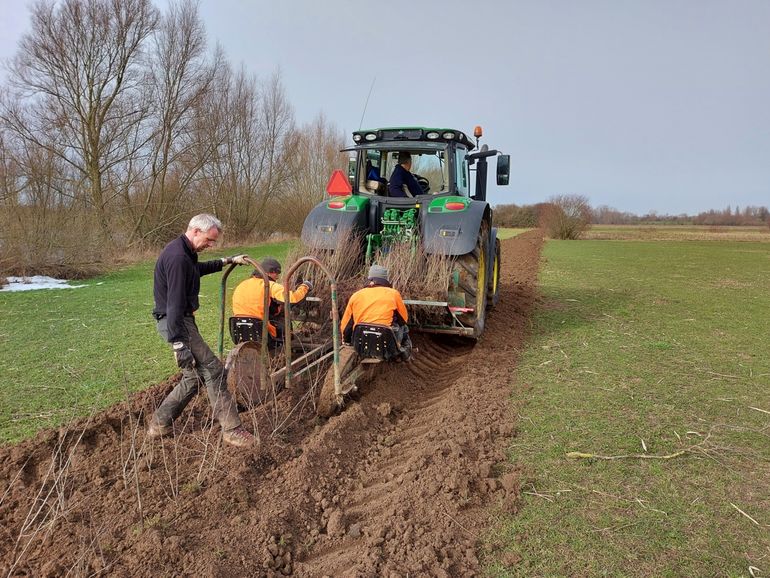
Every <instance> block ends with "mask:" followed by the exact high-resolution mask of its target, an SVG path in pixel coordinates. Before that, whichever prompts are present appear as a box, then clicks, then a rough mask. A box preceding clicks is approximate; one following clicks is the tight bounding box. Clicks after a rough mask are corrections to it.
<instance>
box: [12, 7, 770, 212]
mask: <svg viewBox="0 0 770 578" xmlns="http://www.w3.org/2000/svg"><path fill="white" fill-rule="evenodd" d="M28 4H29V2H27V1H26V0H0V6H2V11H1V12H0V14H2V17H0V58H3V59H5V58H8V57H10V56H12V54H13V53H14V51H15V49H16V43H17V41H18V39H19V37H20V36H21V34H22V33H23V32H24V31H25V29H26V27H27V21H28V15H27V6H28ZM156 4H157V5H158V6H159V7H161V8H162V7H163V6H164V5H165V2H164V1H163V0H156ZM200 11H201V16H202V18H203V20H204V22H205V24H206V29H207V31H208V34H209V40H210V42H211V44H212V46H213V44H214V43H216V42H219V43H220V44H221V45H222V47H223V48H224V49H225V51H226V53H227V54H228V56H229V57H230V59H231V61H232V62H233V63H234V64H236V65H238V64H241V63H242V64H243V65H244V66H245V67H246V68H247V70H249V71H250V72H253V73H254V74H256V75H257V76H262V77H266V76H269V75H270V74H271V73H273V72H274V71H276V70H280V73H281V75H282V79H283V83H284V86H285V88H286V92H287V96H288V98H289V100H290V101H291V102H292V104H293V105H294V108H295V113H296V118H297V120H298V121H299V122H306V121H311V120H312V119H313V118H314V117H315V116H316V115H317V114H318V113H319V112H323V113H324V114H325V115H326V116H327V118H328V120H330V121H331V122H333V123H335V124H336V125H337V126H339V127H340V128H341V129H343V130H344V131H345V133H346V136H347V137H348V138H349V136H350V134H349V133H350V132H351V131H353V130H356V129H358V128H359V124H360V122H361V117H362V114H363V112H364V106H365V104H366V100H367V94H368V93H369V90H370V87H372V84H373V89H372V92H371V97H370V98H369V102H368V105H367V107H366V113H365V115H364V119H363V126H364V128H369V127H378V126H406V125H420V126H441V127H452V128H457V129H460V130H464V131H467V132H470V131H472V130H473V127H474V125H477V124H480V125H482V126H483V127H484V131H485V137H484V140H483V142H486V143H487V144H489V146H490V147H491V148H498V149H501V150H503V151H504V152H506V153H509V154H510V155H511V161H512V163H511V164H512V166H511V171H512V174H511V184H510V185H509V186H508V187H500V188H497V189H495V188H494V187H493V191H492V193H491V195H490V200H491V201H492V202H493V203H517V204H528V203H534V202H539V201H542V200H545V199H547V198H548V197H550V196H553V195H557V194H567V193H579V194H583V195H586V196H587V197H588V198H589V200H590V202H591V204H592V205H593V206H599V205H610V206H612V207H615V208H617V209H620V210H624V211H631V212H634V213H638V214H642V213H646V212H648V211H657V212H659V213H681V212H687V213H696V212H699V211H701V210H705V209H710V208H718V209H721V208H724V207H725V206H727V205H731V206H733V207H734V206H735V205H739V206H741V207H743V206H745V205H770V0H729V1H728V0H724V1H716V0H601V1H600V0H595V1H580V0H560V1H548V0H529V1H516V0H511V1H503V0H500V1H495V2H490V1H486V2H485V1H483V0H480V1H477V2H470V1H467V0H465V1H460V0H419V1H418V0H408V1H407V0H388V1H387V2H374V1H370V0H323V1H317V0H306V1H298V0H294V1H291V0H280V1H279V0H269V1H264V0H202V1H201V3H200Z"/></svg>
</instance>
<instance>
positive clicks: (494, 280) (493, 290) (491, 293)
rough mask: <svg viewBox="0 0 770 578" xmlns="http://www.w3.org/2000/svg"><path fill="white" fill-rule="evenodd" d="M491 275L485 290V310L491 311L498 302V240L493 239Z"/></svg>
mask: <svg viewBox="0 0 770 578" xmlns="http://www.w3.org/2000/svg"><path fill="white" fill-rule="evenodd" d="M492 258H493V259H494V262H493V263H492V273H491V274H490V276H489V283H488V289H487V309H491V308H492V307H494V306H495V305H497V302H498V301H499V300H500V239H495V251H494V253H493V254H492Z"/></svg>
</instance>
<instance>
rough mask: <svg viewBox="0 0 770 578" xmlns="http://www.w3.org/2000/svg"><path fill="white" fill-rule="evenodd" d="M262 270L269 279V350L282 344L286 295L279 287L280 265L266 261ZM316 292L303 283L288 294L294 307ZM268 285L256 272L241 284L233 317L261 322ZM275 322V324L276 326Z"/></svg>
mask: <svg viewBox="0 0 770 578" xmlns="http://www.w3.org/2000/svg"><path fill="white" fill-rule="evenodd" d="M259 265H260V267H262V269H263V270H264V271H265V273H267V276H268V278H269V279H270V286H269V294H270V301H269V319H270V320H269V321H268V325H267V330H268V332H269V333H270V338H269V339H268V347H275V346H276V345H279V344H283V338H284V326H283V322H282V319H283V313H284V309H283V306H284V303H285V302H286V295H285V293H284V290H283V285H281V284H280V283H277V281H278V276H279V275H280V274H281V264H280V263H279V262H278V261H277V260H276V259H273V258H272V257H266V258H265V259H263V260H262V261H261V262H260V264H259ZM312 289H313V285H312V283H310V281H302V283H301V284H300V286H299V287H297V288H296V289H295V290H294V291H291V292H290V293H289V299H291V303H292V305H293V304H295V303H299V302H300V301H302V300H303V299H304V298H305V297H307V295H308V293H310V291H311V290H312ZM264 291H265V282H264V280H263V279H262V275H260V273H258V272H257V270H256V269H255V270H254V272H253V273H252V275H251V277H249V278H248V279H246V280H244V281H242V282H241V283H240V284H239V285H238V286H237V287H236V288H235V291H234V292H233V315H234V316H236V317H253V318H255V319H259V320H260V321H262V318H263V316H264V303H265V293H264ZM274 322H275V323H274Z"/></svg>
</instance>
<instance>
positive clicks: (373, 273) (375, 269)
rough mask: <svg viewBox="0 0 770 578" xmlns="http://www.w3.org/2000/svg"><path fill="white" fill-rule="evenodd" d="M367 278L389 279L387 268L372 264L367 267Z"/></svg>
mask: <svg viewBox="0 0 770 578" xmlns="http://www.w3.org/2000/svg"><path fill="white" fill-rule="evenodd" d="M369 279H382V280H384V281H390V279H389V273H388V270H387V269H386V268H385V267H383V266H381V265H372V266H371V267H369Z"/></svg>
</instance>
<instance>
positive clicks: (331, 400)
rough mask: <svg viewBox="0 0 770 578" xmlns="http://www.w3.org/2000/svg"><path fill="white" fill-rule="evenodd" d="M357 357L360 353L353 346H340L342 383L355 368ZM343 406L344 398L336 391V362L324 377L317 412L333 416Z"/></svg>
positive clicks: (321, 414)
mask: <svg viewBox="0 0 770 578" xmlns="http://www.w3.org/2000/svg"><path fill="white" fill-rule="evenodd" d="M357 359H358V355H356V351H355V349H353V348H352V347H342V348H340V383H342V382H343V381H344V380H345V378H346V377H347V376H348V375H349V374H350V372H351V371H353V369H355V367H356V361H357ZM341 406H342V399H341V398H340V397H338V396H337V395H336V394H335V392H334V364H332V365H331V366H330V367H329V370H328V371H327V372H326V378H324V382H323V385H322V386H321V395H319V396H318V405H317V406H316V414H318V415H319V416H321V417H331V416H332V415H333V414H334V412H336V411H337V410H338V409H339V408H340V407H341Z"/></svg>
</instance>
